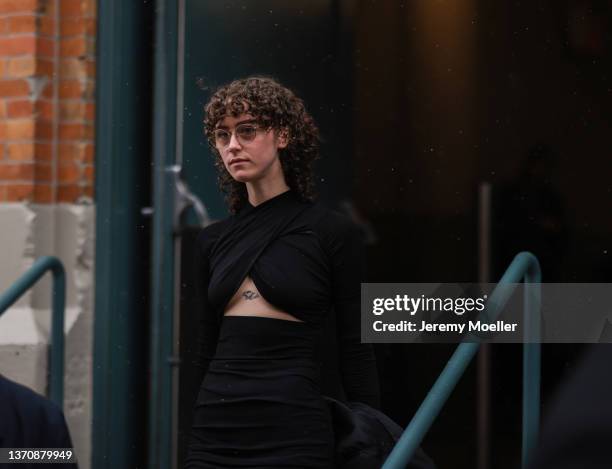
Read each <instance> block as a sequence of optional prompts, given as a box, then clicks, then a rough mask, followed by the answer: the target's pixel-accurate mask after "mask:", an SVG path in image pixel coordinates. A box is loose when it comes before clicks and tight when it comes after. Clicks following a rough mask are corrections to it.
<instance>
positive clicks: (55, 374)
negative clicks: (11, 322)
mask: <svg viewBox="0 0 612 469" xmlns="http://www.w3.org/2000/svg"><path fill="white" fill-rule="evenodd" d="M48 271H51V273H52V274H53V286H52V303H53V304H52V311H51V315H52V316H51V343H50V344H49V346H50V358H49V361H50V365H51V370H50V373H49V374H48V376H47V379H48V384H49V398H50V399H51V400H52V401H53V402H55V403H56V404H57V405H58V406H60V408H62V409H63V407H64V307H65V305H66V273H65V271H64V266H63V265H62V263H61V261H60V260H59V259H58V258H57V257H50V256H44V257H40V258H38V259H37V260H36V261H35V262H34V264H33V265H32V267H30V269H28V271H27V272H26V273H25V274H23V275H22V276H21V277H20V278H19V279H17V281H16V282H15V283H13V285H11V286H10V287H9V289H8V290H6V291H5V292H4V293H2V294H0V316H1V315H2V314H3V313H4V312H5V311H6V310H7V309H8V308H10V307H11V305H13V303H15V302H16V301H17V300H18V299H19V298H20V297H21V296H22V295H23V294H24V293H25V292H26V291H28V289H30V288H31V287H32V286H33V285H34V284H35V283H36V282H37V281H38V280H39V279H40V278H41V277H42V276H43V275H45V274H46V273H47V272H48Z"/></svg>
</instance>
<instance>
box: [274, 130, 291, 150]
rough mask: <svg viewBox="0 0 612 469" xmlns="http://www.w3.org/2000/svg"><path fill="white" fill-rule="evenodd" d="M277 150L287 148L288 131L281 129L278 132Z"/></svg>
mask: <svg viewBox="0 0 612 469" xmlns="http://www.w3.org/2000/svg"><path fill="white" fill-rule="evenodd" d="M277 143H278V148H287V145H289V129H286V128H283V129H280V130H279V131H278V141H277Z"/></svg>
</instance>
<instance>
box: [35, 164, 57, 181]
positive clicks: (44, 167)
mask: <svg viewBox="0 0 612 469" xmlns="http://www.w3.org/2000/svg"><path fill="white" fill-rule="evenodd" d="M34 179H35V180H36V181H42V182H51V181H52V180H53V166H52V165H51V164H50V163H41V162H37V163H36V166H35V167H34Z"/></svg>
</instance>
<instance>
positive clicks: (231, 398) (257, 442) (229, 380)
mask: <svg viewBox="0 0 612 469" xmlns="http://www.w3.org/2000/svg"><path fill="white" fill-rule="evenodd" d="M315 337H316V334H315V330H314V329H313V328H312V327H311V326H310V325H309V324H307V323H304V322H297V321H287V320H283V319H275V318H265V317H255V316H224V317H223V321H222V324H221V329H220V332H219V342H218V345H217V350H216V353H215V358H214V359H213V360H212V361H211V363H210V367H209V370H208V373H207V374H206V376H205V378H204V381H203V382H202V386H201V388H200V393H199V395H198V398H197V401H196V405H195V410H194V417H193V422H194V423H193V427H192V433H191V440H190V443H189V449H188V454H187V458H186V464H185V468H186V469H195V468H214V469H221V468H230V467H231V468H235V467H248V468H261V469H263V468H285V469H288V468H302V469H305V468H317V469H319V468H321V469H322V468H325V469H330V468H333V467H334V462H333V461H334V437H333V430H332V423H331V416H330V412H329V410H328V407H327V405H326V403H325V401H324V400H323V398H322V396H321V391H320V383H319V368H318V366H317V364H316V362H315V361H314V359H313V356H314V346H315Z"/></svg>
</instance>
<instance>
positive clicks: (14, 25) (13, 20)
mask: <svg viewBox="0 0 612 469" xmlns="http://www.w3.org/2000/svg"><path fill="white" fill-rule="evenodd" d="M7 27H8V32H9V33H11V34H25V33H35V32H36V17H35V16H34V15H24V16H12V17H10V18H8V24H7Z"/></svg>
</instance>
